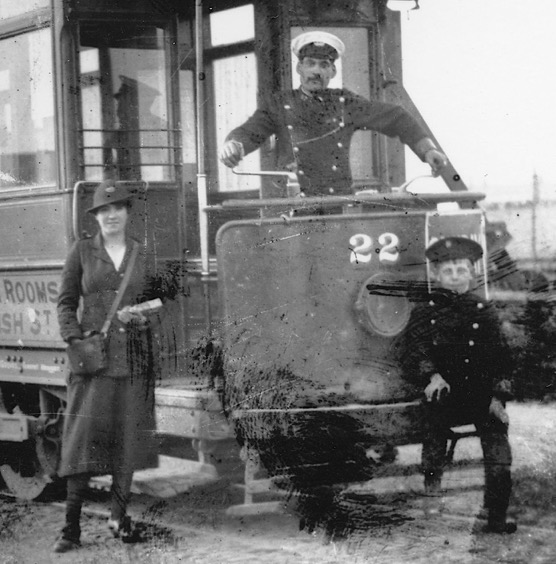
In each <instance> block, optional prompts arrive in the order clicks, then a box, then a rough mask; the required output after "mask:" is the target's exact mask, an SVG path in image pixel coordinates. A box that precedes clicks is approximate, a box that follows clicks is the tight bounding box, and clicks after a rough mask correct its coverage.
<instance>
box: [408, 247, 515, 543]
mask: <svg viewBox="0 0 556 564" xmlns="http://www.w3.org/2000/svg"><path fill="white" fill-rule="evenodd" d="M482 254H483V249H482V247H481V246H480V245H479V244H478V243H476V242H475V241H472V240H471V239H467V238H463V237H448V238H445V239H441V240H438V241H436V242H434V243H433V244H432V245H430V246H429V247H428V248H427V250H426V251H425V255H426V257H427V259H428V260H429V261H430V263H431V276H432V278H433V280H434V282H435V288H434V289H433V290H432V292H431V293H430V294H429V295H428V300H429V301H428V302H425V303H422V304H418V305H417V306H416V307H415V308H414V310H413V312H412V315H411V318H410V320H409V323H408V327H407V329H406V332H405V334H404V337H403V342H404V346H403V347H402V351H403V353H402V358H401V361H402V365H403V367H404V374H405V375H406V377H408V378H409V379H411V380H412V381H413V382H414V383H415V384H417V385H418V386H421V387H422V388H421V389H423V391H424V395H425V429H424V438H423V454H422V462H423V471H424V474H425V490H426V492H428V493H435V492H438V491H439V489H440V483H441V479H442V473H443V465H444V463H445V455H446V447H447V440H448V434H449V431H450V428H451V427H453V426H457V425H462V424H467V423H473V424H474V425H475V427H476V429H477V433H478V435H479V437H480V440H481V447H482V450H483V458H484V466H485V496H484V504H485V509H486V510H487V514H488V525H487V531H489V532H494V533H513V532H515V530H516V528H517V527H516V525H515V523H512V522H507V521H506V511H507V508H508V504H509V498H510V493H511V487H512V481H511V473H510V467H511V462H512V455H511V449H510V444H509V441H508V425H509V420H508V416H507V413H506V411H505V409H504V402H505V400H506V399H508V396H509V394H508V392H509V383H508V381H507V380H505V378H507V376H508V374H509V373H510V370H511V361H510V355H509V349H508V347H507V345H506V342H505V340H504V338H503V336H502V334H501V331H500V327H499V322H498V319H497V316H496V312H495V311H494V309H493V308H492V306H490V305H489V304H488V303H486V302H485V301H484V300H483V299H481V298H480V297H479V296H477V295H475V294H473V293H472V290H473V284H474V266H473V265H474V263H475V262H476V261H477V260H478V259H480V258H481V256H482Z"/></svg>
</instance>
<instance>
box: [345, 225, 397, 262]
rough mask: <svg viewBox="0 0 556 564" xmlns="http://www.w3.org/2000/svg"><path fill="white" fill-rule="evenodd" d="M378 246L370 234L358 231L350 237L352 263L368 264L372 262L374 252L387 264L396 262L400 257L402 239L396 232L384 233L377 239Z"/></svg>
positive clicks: (350, 258)
mask: <svg viewBox="0 0 556 564" xmlns="http://www.w3.org/2000/svg"><path fill="white" fill-rule="evenodd" d="M377 242H378V246H377V245H376V244H375V243H374V241H373V238H372V237H371V236H370V235H366V234H364V233H357V234H356V235H353V236H352V237H350V240H349V250H350V256H349V260H350V262H351V264H366V263H369V262H371V258H372V256H373V254H377V255H378V260H379V261H380V262H382V263H385V264H394V263H396V262H398V260H399V258H400V251H399V244H400V240H399V238H398V236H397V235H395V234H394V233H382V234H381V235H379V236H378V239H377Z"/></svg>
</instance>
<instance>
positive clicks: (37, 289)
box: [0, 271, 62, 347]
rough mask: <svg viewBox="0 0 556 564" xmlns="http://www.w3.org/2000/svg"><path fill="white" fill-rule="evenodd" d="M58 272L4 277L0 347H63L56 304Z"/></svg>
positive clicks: (0, 295) (0, 279)
mask: <svg viewBox="0 0 556 564" xmlns="http://www.w3.org/2000/svg"><path fill="white" fill-rule="evenodd" d="M59 285H60V274H59V273H58V272H54V271H52V272H48V271H47V272H45V271H33V272H9V273H3V274H2V276H0V344H1V345H3V346H18V347H41V346H53V345H62V340H61V338H60V331H59V326H58V319H57V316H56V302H57V300H58V292H59Z"/></svg>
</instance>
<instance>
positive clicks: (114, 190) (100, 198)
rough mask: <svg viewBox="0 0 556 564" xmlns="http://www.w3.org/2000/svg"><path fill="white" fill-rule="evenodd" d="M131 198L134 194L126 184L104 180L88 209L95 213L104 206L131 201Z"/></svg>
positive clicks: (97, 188) (96, 190)
mask: <svg viewBox="0 0 556 564" xmlns="http://www.w3.org/2000/svg"><path fill="white" fill-rule="evenodd" d="M131 198H132V195H131V194H130V193H129V191H128V189H127V187H126V186H125V185H122V184H119V183H117V182H116V181H114V180H104V181H103V182H101V183H100V184H99V185H98V186H97V187H96V189H95V195H94V196H93V206H92V207H90V208H89V209H88V210H87V211H88V212H89V213H95V212H96V211H97V210H98V209H99V208H102V207H103V206H109V205H110V204H118V203H122V202H129V201H130V200H131Z"/></svg>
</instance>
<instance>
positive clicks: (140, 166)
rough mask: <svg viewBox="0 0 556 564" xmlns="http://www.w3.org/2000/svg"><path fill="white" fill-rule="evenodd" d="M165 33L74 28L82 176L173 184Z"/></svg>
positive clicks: (130, 27) (134, 26) (144, 28)
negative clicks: (76, 33) (77, 40)
mask: <svg viewBox="0 0 556 564" xmlns="http://www.w3.org/2000/svg"><path fill="white" fill-rule="evenodd" d="M167 42H168V34H167V31H166V30H165V29H163V28H161V27H157V26H155V25H150V24H142V23H129V22H128V23H126V24H125V25H121V24H119V23H108V22H94V23H90V22H89V23H83V24H82V25H81V27H80V53H79V62H80V91H81V104H82V119H83V151H82V155H81V163H80V164H81V167H82V178H84V179H85V180H101V179H103V178H107V177H110V178H117V179H119V180H138V179H142V180H148V181H168V180H174V178H175V169H174V165H175V157H174V149H175V148H176V142H175V139H176V137H175V134H176V131H175V130H174V129H172V126H171V121H172V120H171V116H170V115H169V108H170V104H169V93H168V90H167V77H166V69H168V68H169V61H168V60H167V51H168V49H167Z"/></svg>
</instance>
